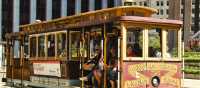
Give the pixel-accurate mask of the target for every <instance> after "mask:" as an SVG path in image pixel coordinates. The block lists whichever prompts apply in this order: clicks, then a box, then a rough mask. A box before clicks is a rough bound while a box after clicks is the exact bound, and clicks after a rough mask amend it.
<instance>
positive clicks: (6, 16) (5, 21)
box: [1, 0, 13, 40]
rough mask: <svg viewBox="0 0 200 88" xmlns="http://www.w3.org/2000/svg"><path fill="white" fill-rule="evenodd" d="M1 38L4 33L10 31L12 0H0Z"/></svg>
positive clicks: (3, 36)
mask: <svg viewBox="0 0 200 88" xmlns="http://www.w3.org/2000/svg"><path fill="white" fill-rule="evenodd" d="M1 15H2V32H3V33H2V35H1V36H2V39H3V40H5V34H6V33H11V32H12V28H13V0H2V14H1Z"/></svg>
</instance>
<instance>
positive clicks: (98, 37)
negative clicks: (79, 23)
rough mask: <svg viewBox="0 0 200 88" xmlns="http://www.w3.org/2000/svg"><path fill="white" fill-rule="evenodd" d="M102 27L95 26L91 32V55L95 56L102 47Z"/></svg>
mask: <svg viewBox="0 0 200 88" xmlns="http://www.w3.org/2000/svg"><path fill="white" fill-rule="evenodd" d="M101 31H102V29H101V28H94V29H92V32H91V33H90V34H91V36H90V57H91V58H94V57H95V56H96V54H97V52H98V50H99V49H102V43H103V42H102V41H103V40H102V34H101Z"/></svg>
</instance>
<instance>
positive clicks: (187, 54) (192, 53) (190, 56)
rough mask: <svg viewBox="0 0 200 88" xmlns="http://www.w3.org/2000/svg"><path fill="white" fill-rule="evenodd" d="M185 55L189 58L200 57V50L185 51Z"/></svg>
mask: <svg viewBox="0 0 200 88" xmlns="http://www.w3.org/2000/svg"><path fill="white" fill-rule="evenodd" d="M183 57H184V58H189V59H192V58H197V59H200V52H185V53H184V56H183Z"/></svg>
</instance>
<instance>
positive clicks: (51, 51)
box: [47, 34, 55, 57]
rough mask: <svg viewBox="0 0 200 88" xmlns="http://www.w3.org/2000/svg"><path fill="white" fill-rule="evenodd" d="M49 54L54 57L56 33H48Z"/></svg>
mask: <svg viewBox="0 0 200 88" xmlns="http://www.w3.org/2000/svg"><path fill="white" fill-rule="evenodd" d="M47 47H48V51H47V52H48V56H50V57H53V56H55V35H54V34H50V35H48V45H47Z"/></svg>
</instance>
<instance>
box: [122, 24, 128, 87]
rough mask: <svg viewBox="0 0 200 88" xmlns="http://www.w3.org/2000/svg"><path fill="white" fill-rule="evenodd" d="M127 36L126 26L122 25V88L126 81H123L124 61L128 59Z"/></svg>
mask: <svg viewBox="0 0 200 88" xmlns="http://www.w3.org/2000/svg"><path fill="white" fill-rule="evenodd" d="M126 34H127V29H126V27H125V25H124V24H123V23H121V40H120V44H121V52H120V56H121V59H120V72H121V76H120V83H121V84H120V88H123V87H124V81H123V60H124V59H125V58H126V38H127V36H126Z"/></svg>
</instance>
